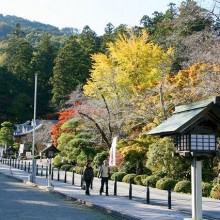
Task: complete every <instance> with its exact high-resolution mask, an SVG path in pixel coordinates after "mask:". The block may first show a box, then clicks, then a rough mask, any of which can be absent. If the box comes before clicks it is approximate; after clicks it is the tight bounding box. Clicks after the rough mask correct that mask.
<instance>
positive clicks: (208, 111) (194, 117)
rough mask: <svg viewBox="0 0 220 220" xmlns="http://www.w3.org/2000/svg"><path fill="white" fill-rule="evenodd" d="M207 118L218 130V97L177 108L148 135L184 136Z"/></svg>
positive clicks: (219, 105)
mask: <svg viewBox="0 0 220 220" xmlns="http://www.w3.org/2000/svg"><path fill="white" fill-rule="evenodd" d="M207 118H208V119H209V120H210V121H212V122H213V123H214V124H216V125H217V127H218V129H220V96H216V97H212V98H209V99H206V100H201V101H198V102H194V103H191V104H188V105H180V106H177V107H176V108H175V111H174V112H173V115H172V116H171V117H170V118H168V119H167V120H166V121H164V122H163V123H161V124H160V125H158V126H157V127H156V128H154V129H152V130H151V131H150V132H148V134H150V135H160V136H171V135H178V134H184V133H186V132H189V131H190V130H192V129H193V128H194V127H196V126H197V125H198V124H199V123H200V122H201V121H203V120H205V119H207Z"/></svg>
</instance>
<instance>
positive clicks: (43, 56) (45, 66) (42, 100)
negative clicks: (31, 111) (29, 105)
mask: <svg viewBox="0 0 220 220" xmlns="http://www.w3.org/2000/svg"><path fill="white" fill-rule="evenodd" d="M50 39H51V36H49V35H48V34H44V35H43V37H42V39H41V41H40V43H39V45H37V47H36V52H35V53H34V56H33V59H32V69H33V72H34V73H37V74H38V83H37V91H38V94H37V99H38V105H37V114H40V115H42V114H45V113H46V112H47V111H48V110H51V109H50V108H49V106H50V101H51V99H52V85H51V83H50V78H51V77H52V76H53V67H54V60H55V56H56V51H55V47H54V46H53V44H52V43H51V40H50Z"/></svg>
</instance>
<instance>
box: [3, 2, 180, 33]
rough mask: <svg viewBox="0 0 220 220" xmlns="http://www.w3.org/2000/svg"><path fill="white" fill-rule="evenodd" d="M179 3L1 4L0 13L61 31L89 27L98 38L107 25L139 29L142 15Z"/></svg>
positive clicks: (161, 10)
mask: <svg viewBox="0 0 220 220" xmlns="http://www.w3.org/2000/svg"><path fill="white" fill-rule="evenodd" d="M170 2H173V3H175V4H176V5H177V6H179V4H180V2H181V1H179V0H0V13H1V14H3V15H15V16H18V17H23V18H25V19H29V20H31V21H39V22H42V23H45V24H51V25H54V26H56V27H59V28H63V27H74V28H78V29H80V30H82V28H83V27H84V26H85V25H89V26H90V28H91V29H92V30H94V31H95V32H96V33H97V34H98V35H102V34H103V33H104V28H105V27H106V24H107V23H109V22H111V23H112V24H113V25H114V26H115V27H117V26H118V25H120V24H127V25H128V26H134V25H139V22H140V19H141V18H142V17H143V15H148V16H151V15H152V13H153V12H154V11H159V12H164V11H165V10H166V9H167V8H168V7H167V5H168V4H169V3H170Z"/></svg>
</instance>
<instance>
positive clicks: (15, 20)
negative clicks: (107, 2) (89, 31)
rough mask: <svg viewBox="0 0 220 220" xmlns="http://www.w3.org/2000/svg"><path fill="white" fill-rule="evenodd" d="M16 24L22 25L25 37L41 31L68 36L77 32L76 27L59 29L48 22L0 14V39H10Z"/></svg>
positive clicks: (35, 34)
mask: <svg viewBox="0 0 220 220" xmlns="http://www.w3.org/2000/svg"><path fill="white" fill-rule="evenodd" d="M16 24H20V26H21V27H22V33H21V34H22V36H23V37H27V38H32V37H34V36H35V37H36V36H38V35H40V34H42V33H45V32H46V33H49V34H52V35H55V36H63V35H66V36H69V35H71V34H73V33H78V30H77V29H76V28H72V27H69V28H68V27H66V28H63V29H61V30H59V28H57V27H54V26H52V25H49V24H42V23H40V22H37V21H29V20H27V19H24V18H20V17H16V16H11V15H6V16H4V15H2V14H0V40H7V39H10V38H11V37H12V36H13V34H14V28H15V26H16Z"/></svg>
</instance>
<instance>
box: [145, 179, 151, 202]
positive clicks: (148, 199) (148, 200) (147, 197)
mask: <svg viewBox="0 0 220 220" xmlns="http://www.w3.org/2000/svg"><path fill="white" fill-rule="evenodd" d="M149 186H150V182H149V181H147V192H146V202H147V204H150V188H149Z"/></svg>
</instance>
